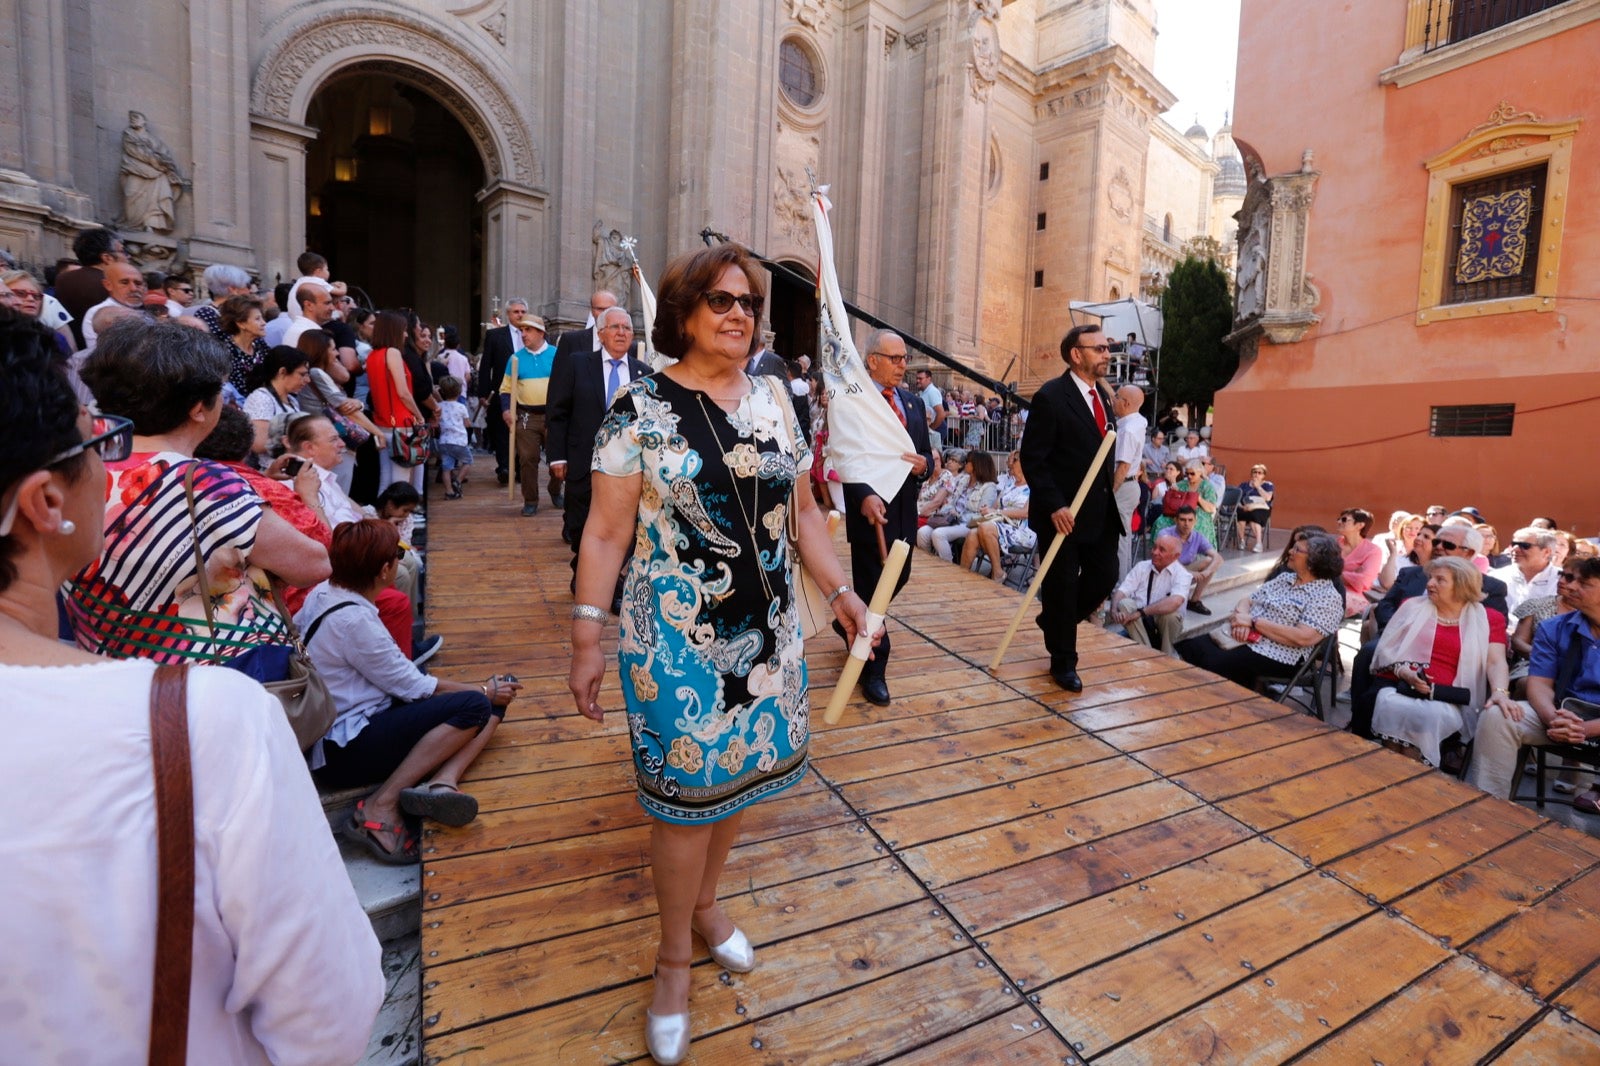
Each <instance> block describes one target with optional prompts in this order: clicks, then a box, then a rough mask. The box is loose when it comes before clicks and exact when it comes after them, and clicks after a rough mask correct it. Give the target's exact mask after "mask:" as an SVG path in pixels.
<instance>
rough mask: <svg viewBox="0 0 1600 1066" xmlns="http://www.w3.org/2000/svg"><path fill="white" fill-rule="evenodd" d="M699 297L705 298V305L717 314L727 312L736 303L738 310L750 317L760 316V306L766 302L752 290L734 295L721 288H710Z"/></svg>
mask: <svg viewBox="0 0 1600 1066" xmlns="http://www.w3.org/2000/svg"><path fill="white" fill-rule="evenodd" d="M701 299H703V300H705V302H706V306H707V307H709V308H711V310H713V311H715V312H716V313H717V314H719V315H725V314H727V313H728V312H729V311H731V310H733V305H734V304H738V305H739V310H741V311H743V312H744V313H745V314H747V315H749V316H750V317H751V318H760V317H761V308H762V307H763V306H764V305H765V304H766V301H765V300H763V299H762V298H761V297H759V296H757V295H756V294H755V293H753V292H745V293H740V294H739V295H738V296H735V295H734V294H733V293H731V292H723V291H722V290H721V289H712V290H711V291H710V292H708V293H705V294H704V295H703V296H702V297H701Z"/></svg>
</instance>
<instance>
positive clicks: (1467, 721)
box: [1372, 557, 1511, 766]
mask: <svg viewBox="0 0 1600 1066" xmlns="http://www.w3.org/2000/svg"><path fill="white" fill-rule="evenodd" d="M1482 601H1483V577H1482V575H1480V574H1479V573H1478V571H1477V569H1476V568H1475V567H1473V565H1472V564H1471V563H1469V562H1467V561H1466V560H1464V559H1456V558H1453V557H1445V558H1441V559H1435V560H1434V561H1433V562H1431V563H1429V564H1428V594H1427V595H1426V596H1417V597H1415V598H1413V599H1410V600H1407V601H1406V602H1405V603H1403V604H1401V606H1400V609H1399V610H1398V611H1396V612H1395V614H1394V617H1393V618H1392V619H1390V621H1389V625H1388V627H1387V628H1386V629H1384V631H1383V638H1382V639H1381V640H1379V641H1378V648H1377V650H1376V651H1375V652H1374V653H1373V656H1372V673H1373V676H1374V677H1379V678H1386V679H1388V680H1390V681H1392V682H1394V684H1393V686H1392V687H1387V688H1384V689H1383V690H1382V691H1380V692H1379V693H1378V699H1377V705H1376V709H1375V710H1374V712H1373V716H1372V732H1373V733H1374V734H1375V735H1376V736H1378V737H1379V738H1381V739H1385V740H1392V741H1398V742H1400V743H1401V744H1404V745H1406V746H1407V747H1410V748H1415V749H1416V750H1417V752H1419V753H1420V754H1421V757H1422V760H1423V761H1424V762H1426V763H1427V764H1428V765H1430V766H1438V765H1439V746H1440V743H1441V742H1442V741H1444V740H1445V739H1447V738H1449V737H1451V736H1454V735H1459V736H1460V738H1461V742H1462V743H1463V744H1464V743H1466V742H1468V741H1470V740H1471V739H1472V738H1473V736H1474V735H1476V733H1477V731H1478V715H1479V714H1480V713H1481V712H1482V711H1483V709H1484V708H1485V707H1497V708H1499V709H1500V711H1501V712H1502V713H1505V714H1506V715H1507V716H1508V717H1509V716H1510V714H1511V712H1510V710H1509V708H1510V705H1511V695H1510V692H1509V691H1508V689H1509V685H1510V674H1509V671H1508V669H1507V666H1506V616H1505V615H1503V614H1501V613H1500V612H1499V611H1491V610H1489V609H1487V608H1486V607H1484V606H1483V602H1482Z"/></svg>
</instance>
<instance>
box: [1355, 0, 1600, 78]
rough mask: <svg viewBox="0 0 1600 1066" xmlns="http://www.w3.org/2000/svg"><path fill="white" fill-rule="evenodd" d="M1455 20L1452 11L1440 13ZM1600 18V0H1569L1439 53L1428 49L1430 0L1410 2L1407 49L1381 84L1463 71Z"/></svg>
mask: <svg viewBox="0 0 1600 1066" xmlns="http://www.w3.org/2000/svg"><path fill="white" fill-rule="evenodd" d="M1440 18H1441V20H1442V21H1443V23H1444V24H1446V25H1448V24H1449V21H1450V15H1449V10H1448V9H1446V10H1445V12H1444V13H1443V14H1442V15H1441V16H1440ZM1596 19H1600V0H1568V2H1567V3H1564V4H1558V5H1557V6H1555V7H1551V8H1546V9H1545V10H1543V11H1540V12H1537V13H1535V14H1532V15H1528V16H1526V17H1524V18H1520V19H1517V20H1515V21H1513V22H1508V23H1506V24H1505V25H1504V26H1499V27H1496V28H1495V29H1492V30H1488V31H1487V32H1484V33H1479V34H1475V35H1473V36H1471V37H1466V38H1463V39H1462V40H1459V41H1449V42H1447V43H1445V44H1442V45H1439V46H1438V47H1436V48H1435V49H1434V50H1433V51H1431V52H1428V51H1424V50H1423V49H1424V47H1425V45H1424V28H1425V27H1426V26H1427V23H1428V0H1406V47H1405V51H1403V52H1401V53H1400V58H1399V59H1398V60H1397V61H1396V63H1395V65H1394V66H1392V67H1390V68H1389V69H1387V70H1385V71H1383V73H1381V74H1379V75H1378V83H1379V84H1380V85H1394V86H1398V87H1404V86H1407V85H1414V84H1416V83H1417V82H1419V81H1424V80H1426V79H1428V78H1432V77H1436V76H1438V75H1440V74H1445V73H1448V72H1449V71H1452V70H1459V69H1461V68H1462V67H1464V66H1467V65H1468V64H1470V63H1476V62H1478V61H1479V60H1481V59H1488V58H1489V57H1490V56H1497V55H1500V54H1502V53H1504V52H1510V51H1513V50H1515V49H1517V48H1522V47H1524V46H1526V45H1530V44H1533V43H1534V42H1535V41H1542V40H1544V39H1545V38H1546V37H1553V36H1555V35H1556V34H1558V33H1562V32H1564V31H1566V30H1570V29H1572V28H1574V27H1576V26H1582V25H1583V24H1584V23H1587V22H1593V21H1594V20H1596Z"/></svg>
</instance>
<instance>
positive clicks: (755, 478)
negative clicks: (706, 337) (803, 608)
mask: <svg viewBox="0 0 1600 1066" xmlns="http://www.w3.org/2000/svg"><path fill="white" fill-rule="evenodd" d="M694 398H695V402H696V403H698V404H699V405H700V414H701V415H703V416H704V417H705V420H706V426H707V428H709V429H710V430H711V439H712V440H715V441H716V442H717V449H718V450H719V451H721V452H722V465H723V467H724V468H726V469H727V471H728V477H729V479H730V480H732V482H733V501H734V502H735V503H737V504H738V505H739V516H740V517H741V518H743V519H744V528H745V532H746V533H748V534H749V536H750V551H751V553H752V554H751V558H752V559H754V560H755V564H756V575H757V576H758V577H759V578H760V580H761V591H762V592H763V593H765V594H766V597H767V600H768V601H769V602H770V601H772V600H775V599H776V598H777V597H776V596H774V595H773V594H772V583H771V582H770V581H769V580H768V579H767V568H766V567H765V566H763V565H762V563H761V546H760V545H759V544H757V543H756V518H757V517H758V516H760V514H761V473H760V470H759V467H758V468H757V469H756V470H754V471H752V472H751V474H750V507H749V508H748V509H746V507H745V505H744V497H743V496H741V495H740V494H739V474H738V472H737V471H735V470H734V468H733V464H731V463H729V462H728V449H726V448H724V447H723V445H722V434H720V433H718V432H717V424H716V422H715V421H714V420H713V419H712V417H711V412H710V411H708V410H707V409H706V401H705V399H704V395H703V394H702V392H701V391H700V390H699V389H696V390H695V394H694ZM713 399H715V397H713ZM740 406H741V407H742V406H743V397H741V398H740ZM728 414H729V412H723V417H724V418H726V417H727V415H728ZM751 422H752V426H753V424H754V416H753V413H752V418H751ZM754 439H755V438H754V435H753V431H752V437H751V441H752V443H753V442H754ZM738 443H739V442H738V440H737V434H736V435H735V440H734V447H738ZM759 453H760V449H759V448H757V455H758V458H759ZM752 511H753V512H754V514H752V513H751V512H752Z"/></svg>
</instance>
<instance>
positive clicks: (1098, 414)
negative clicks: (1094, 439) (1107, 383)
mask: <svg viewBox="0 0 1600 1066" xmlns="http://www.w3.org/2000/svg"><path fill="white" fill-rule="evenodd" d="M1089 405H1090V406H1091V407H1093V408H1094V424H1095V425H1096V426H1098V427H1099V428H1100V435H1101V436H1102V437H1103V436H1105V435H1106V409H1105V408H1104V407H1103V406H1101V404H1100V390H1099V389H1097V388H1095V387H1094V386H1093V385H1091V386H1089Z"/></svg>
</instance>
